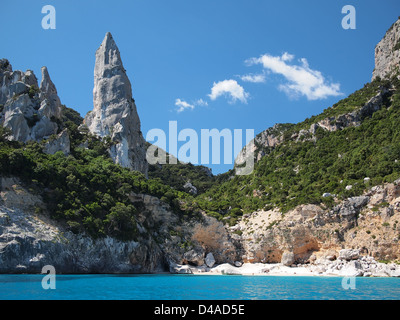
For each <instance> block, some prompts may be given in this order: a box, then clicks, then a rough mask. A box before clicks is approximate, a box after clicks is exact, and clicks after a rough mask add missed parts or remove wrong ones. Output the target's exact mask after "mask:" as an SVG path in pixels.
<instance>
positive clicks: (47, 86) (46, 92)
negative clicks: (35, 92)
mask: <svg viewBox="0 0 400 320" xmlns="http://www.w3.org/2000/svg"><path fill="white" fill-rule="evenodd" d="M39 97H40V109H39V112H40V113H41V114H42V115H44V116H46V117H48V118H51V117H53V116H54V117H56V118H60V117H61V101H60V98H59V97H58V94H57V89H56V86H55V85H54V83H53V81H51V79H50V76H49V72H48V70H47V67H42V81H41V82H40V94H39Z"/></svg>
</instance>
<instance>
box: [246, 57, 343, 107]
mask: <svg viewBox="0 0 400 320" xmlns="http://www.w3.org/2000/svg"><path fill="white" fill-rule="evenodd" d="M293 59H294V56H293V55H292V54H289V53H287V52H285V53H284V54H283V55H282V56H271V55H268V54H264V55H262V56H261V57H260V58H251V59H248V60H246V64H247V65H254V64H262V65H263V67H264V68H265V69H267V70H269V71H271V72H273V73H277V74H280V75H282V76H284V77H285V79H286V80H287V83H285V84H281V85H280V86H279V89H281V90H282V91H284V92H286V93H287V94H288V95H289V96H290V97H298V96H299V95H304V96H306V97H307V99H308V100H317V99H324V98H327V97H328V96H339V95H341V94H342V93H341V92H340V84H338V83H329V82H327V81H326V79H325V78H324V76H323V75H322V73H321V72H320V71H318V70H313V69H311V68H310V67H309V65H308V61H307V59H305V58H302V59H300V60H299V61H300V63H301V64H300V65H294V64H288V62H291V61H292V60H293Z"/></svg>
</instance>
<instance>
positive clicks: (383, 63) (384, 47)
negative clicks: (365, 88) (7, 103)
mask: <svg viewBox="0 0 400 320" xmlns="http://www.w3.org/2000/svg"><path fill="white" fill-rule="evenodd" d="M399 65H400V19H398V20H397V21H396V22H395V23H394V24H393V25H392V26H391V27H390V28H389V30H388V31H387V32H386V34H385V36H384V37H383V39H382V40H381V41H380V42H379V43H378V44H377V45H376V47H375V69H374V71H373V73H372V80H375V79H376V78H377V77H380V78H381V79H385V78H390V77H391V76H393V75H394V74H396V72H399Z"/></svg>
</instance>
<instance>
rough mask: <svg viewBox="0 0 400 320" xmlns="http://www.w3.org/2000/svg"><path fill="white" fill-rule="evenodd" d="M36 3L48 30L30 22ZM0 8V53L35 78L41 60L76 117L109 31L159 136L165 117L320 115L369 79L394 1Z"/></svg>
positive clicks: (256, 121) (239, 124)
mask: <svg viewBox="0 0 400 320" xmlns="http://www.w3.org/2000/svg"><path fill="white" fill-rule="evenodd" d="M48 4H50V5H53V6H54V7H55V9H56V29H55V30H44V29H43V28H42V26H41V20H42V18H43V17H44V14H42V13H41V9H42V7H43V6H44V5H48ZM345 5H353V6H354V7H355V9H356V29H355V30H345V29H343V28H342V24H341V21H342V18H343V17H344V16H345V15H344V14H342V13H341V11H342V7H343V6H345ZM1 9H2V12H3V14H2V17H1V19H0V30H1V41H0V57H4V58H7V59H9V60H10V62H11V64H12V66H13V69H14V70H23V71H25V70H27V69H31V70H33V71H34V72H35V74H36V75H37V77H38V79H39V82H40V68H41V67H42V66H44V65H45V66H47V67H48V70H49V73H50V76H51V78H52V80H53V82H54V83H55V85H56V87H57V90H58V93H59V96H60V98H61V102H62V103H63V104H65V105H67V106H68V107H70V108H74V109H75V110H77V111H79V112H80V114H81V115H82V116H84V115H85V114H86V113H87V112H88V111H90V110H91V109H92V108H93V101H92V99H93V96H92V93H93V69H94V62H95V56H94V55H95V51H96V49H97V48H98V47H99V46H100V44H101V42H102V40H103V38H104V35H105V33H106V32H107V31H110V32H111V33H112V35H113V37H114V39H115V41H116V43H117V45H118V47H119V49H120V51H121V57H122V59H123V63H124V67H125V69H126V70H127V73H128V76H129V78H130V80H131V83H132V88H133V96H134V98H135V101H136V104H137V108H138V113H139V116H140V119H141V123H142V132H143V134H144V136H146V133H147V132H148V131H149V130H150V129H153V128H160V129H163V130H165V131H166V132H167V133H168V123H169V121H173V120H175V121H177V122H178V130H181V129H184V128H192V129H194V130H196V131H197V132H198V133H199V135H200V129H213V128H217V129H219V130H222V129H224V128H228V129H231V130H233V129H243V130H244V129H254V131H255V133H256V134H257V133H259V132H261V131H263V130H264V129H266V128H268V127H270V126H272V125H274V124H275V123H281V122H294V123H295V122H299V121H302V120H304V119H305V118H307V117H310V116H312V115H316V114H318V113H320V112H322V111H323V110H324V109H325V108H326V107H329V106H331V105H332V104H334V103H335V102H337V101H338V100H340V99H341V98H344V97H346V96H347V95H348V94H350V93H352V92H354V91H355V90H357V89H359V88H361V87H362V86H363V85H364V84H365V83H367V82H369V81H370V79H371V75H372V70H373V68H374V48H375V45H376V44H377V43H378V42H379V40H380V39H381V38H382V37H383V35H384V34H385V32H386V30H387V29H388V28H389V27H390V25H391V24H392V23H393V22H394V21H395V20H396V19H397V17H398V16H399V15H400V2H399V1H398V0H382V1H370V0H363V1H359V0H358V1H354V0H353V1H350V0H346V1H344V0H332V1H320V0H318V1H317V0H307V1H298V0H297V1H296V0H290V1H289V0H282V1H268V0H251V1H248V0H247V1H244V0H218V1H215V0H203V1H187V0H168V1H165V0H133V1H128V0H126V1H123V0H114V1H99V0H97V1H94V0H89V1H76V0H69V1H61V0H57V1H52V0H47V1H36V0H23V1H21V0H14V1H9V0H3V1H2V4H1ZM5 13H6V14H5ZM178 147H179V145H178ZM231 167H232V166H231V165H213V166H212V169H213V172H214V173H220V172H224V171H226V170H227V169H229V168H231Z"/></svg>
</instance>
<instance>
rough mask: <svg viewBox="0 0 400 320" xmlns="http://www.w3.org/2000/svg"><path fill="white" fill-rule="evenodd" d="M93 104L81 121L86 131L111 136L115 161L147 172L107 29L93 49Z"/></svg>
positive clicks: (129, 95) (141, 141)
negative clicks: (94, 49) (94, 54)
mask: <svg viewBox="0 0 400 320" xmlns="http://www.w3.org/2000/svg"><path fill="white" fill-rule="evenodd" d="M93 106H94V108H93V111H91V112H89V113H88V114H87V115H86V117H85V120H84V123H85V124H86V126H87V127H88V128H89V131H90V132H91V133H93V134H95V135H98V136H100V137H102V138H103V137H107V136H109V137H111V140H112V142H113V144H112V146H111V148H110V155H111V157H112V158H113V160H114V162H115V163H118V164H120V165H121V166H123V167H126V168H130V169H133V170H137V171H140V172H142V173H144V174H145V175H147V170H148V164H147V161H146V150H145V140H144V138H143V135H142V132H141V130H140V120H139V116H138V113H137V109H136V105H135V101H134V99H133V97H132V88H131V83H130V81H129V79H128V76H127V75H126V72H125V69H124V66H123V64H122V60H121V55H120V52H119V49H118V47H117V45H116V43H115V41H114V39H113V37H112V35H111V33H109V32H108V33H107V34H106V36H105V38H104V40H103V42H102V44H101V45H100V47H99V48H98V49H97V51H96V63H95V68H94V89H93Z"/></svg>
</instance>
